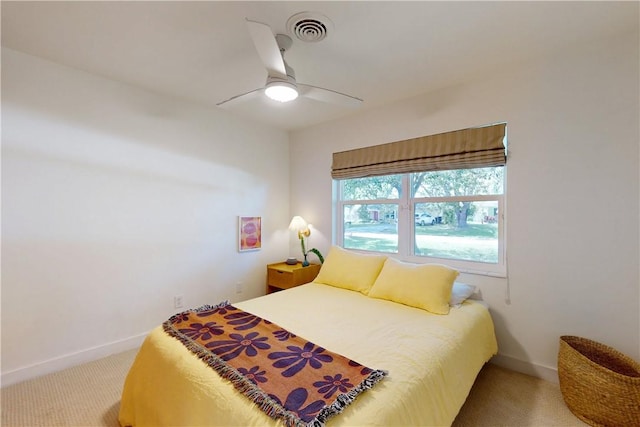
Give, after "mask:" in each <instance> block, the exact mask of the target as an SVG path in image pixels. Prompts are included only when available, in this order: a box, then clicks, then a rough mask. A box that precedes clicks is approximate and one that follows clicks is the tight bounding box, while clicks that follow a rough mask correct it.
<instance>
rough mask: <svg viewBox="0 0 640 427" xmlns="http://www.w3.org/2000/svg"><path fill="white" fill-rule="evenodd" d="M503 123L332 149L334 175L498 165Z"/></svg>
mask: <svg viewBox="0 0 640 427" xmlns="http://www.w3.org/2000/svg"><path fill="white" fill-rule="evenodd" d="M506 126H507V125H506V124H504V123H502V124H497V125H492V126H485V127H479V128H470V129H462V130H457V131H454V132H446V133H440V134H437V135H430V136H421V137H419V138H413V139H406V140H404V141H396V142H390V143H388V144H381V145H374V146H371V147H365V148H357V149H355V150H348V151H341V152H339V153H333V165H332V167H331V176H332V177H333V178H334V179H346V178H362V177H366V176H377V175H391V174H397V173H409V172H424V171H435V170H450V169H471V168H480V167H488V166H502V165H504V164H505V163H506V161H507V158H506V152H505V146H504V142H503V140H504V136H505V131H506Z"/></svg>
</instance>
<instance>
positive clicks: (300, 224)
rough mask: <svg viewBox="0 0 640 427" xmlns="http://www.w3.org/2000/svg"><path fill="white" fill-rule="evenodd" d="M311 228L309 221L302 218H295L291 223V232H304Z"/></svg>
mask: <svg viewBox="0 0 640 427" xmlns="http://www.w3.org/2000/svg"><path fill="white" fill-rule="evenodd" d="M308 227H309V225H308V224H307V221H305V220H304V218H302V217H301V216H297V215H296V216H294V217H293V218H292V219H291V222H290V223H289V230H292V231H303V230H306V229H307V228H308Z"/></svg>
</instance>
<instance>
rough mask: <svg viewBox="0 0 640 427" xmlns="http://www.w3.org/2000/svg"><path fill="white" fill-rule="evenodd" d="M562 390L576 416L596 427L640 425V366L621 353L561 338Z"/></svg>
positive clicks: (570, 338)
mask: <svg viewBox="0 0 640 427" xmlns="http://www.w3.org/2000/svg"><path fill="white" fill-rule="evenodd" d="M558 377H559V379H560V391H561V392H562V397H563V398H564V401H565V403H566V404H567V407H569V409H570V410H571V412H573V414H574V415H575V416H577V417H578V418H580V419H581V420H582V421H584V422H585V423H587V424H589V425H592V426H615V427H622V426H640V364H638V363H637V362H635V361H634V360H633V359H631V358H629V357H627V356H625V355H624V354H622V353H620V352H619V351H617V350H615V349H613V348H611V347H608V346H606V345H604V344H600V343H598V342H595V341H591V340H589V339H586V338H580V337H574V336H562V337H560V351H559V353H558Z"/></svg>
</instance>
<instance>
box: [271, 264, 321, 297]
mask: <svg viewBox="0 0 640 427" xmlns="http://www.w3.org/2000/svg"><path fill="white" fill-rule="evenodd" d="M319 271H320V264H309V265H308V266H307V267H303V266H302V263H301V262H299V263H297V264H295V265H289V264H287V263H284V262H279V263H277V264H269V265H267V293H268V294H270V293H272V292H276V291H280V290H282V289H289V288H295V287H296V286H299V285H304V284H305V283H309V282H311V281H312V280H313V279H315V278H316V276H317V275H318V272H319Z"/></svg>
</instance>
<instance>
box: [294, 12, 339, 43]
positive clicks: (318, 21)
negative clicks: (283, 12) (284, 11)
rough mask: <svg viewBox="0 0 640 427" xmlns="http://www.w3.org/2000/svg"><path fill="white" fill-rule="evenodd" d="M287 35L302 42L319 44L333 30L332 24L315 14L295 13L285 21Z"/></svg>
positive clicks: (322, 16)
mask: <svg viewBox="0 0 640 427" xmlns="http://www.w3.org/2000/svg"><path fill="white" fill-rule="evenodd" d="M287 29H288V30H289V33H290V34H291V35H293V36H294V37H296V38H297V39H298V40H302V41H303V42H319V41H321V40H324V39H325V38H326V37H327V34H328V32H329V31H330V30H333V22H331V20H330V19H329V18H327V17H326V16H324V15H322V14H320V13H317V12H301V13H296V14H295V15H293V16H292V17H291V18H289V20H288V21H287Z"/></svg>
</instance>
